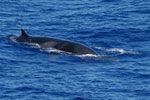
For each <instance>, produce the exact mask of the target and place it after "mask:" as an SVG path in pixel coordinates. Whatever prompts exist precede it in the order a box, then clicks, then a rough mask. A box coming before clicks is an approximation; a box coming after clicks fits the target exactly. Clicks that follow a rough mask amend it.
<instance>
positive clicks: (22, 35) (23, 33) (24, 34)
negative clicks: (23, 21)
mask: <svg viewBox="0 0 150 100" xmlns="http://www.w3.org/2000/svg"><path fill="white" fill-rule="evenodd" d="M21 33H22V34H21V37H24V38H28V37H29V36H28V34H27V33H26V32H25V31H24V29H21Z"/></svg>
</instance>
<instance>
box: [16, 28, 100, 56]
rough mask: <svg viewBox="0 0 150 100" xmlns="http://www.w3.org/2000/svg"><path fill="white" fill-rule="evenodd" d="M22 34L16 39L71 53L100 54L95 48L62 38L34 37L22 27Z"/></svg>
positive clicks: (20, 41)
mask: <svg viewBox="0 0 150 100" xmlns="http://www.w3.org/2000/svg"><path fill="white" fill-rule="evenodd" d="M21 32H22V34H21V35H20V36H18V37H16V41H17V42H19V43H29V44H30V43H31V44H32V43H35V44H38V45H39V46H40V48H54V49H57V50H61V51H65V52H68V53H71V54H76V55H84V54H92V55H98V54H97V53H96V52H95V51H94V50H92V49H91V48H88V47H86V46H84V45H82V44H79V43H75V42H71V41H66V40H60V39H55V38H48V37H32V36H29V35H28V34H27V33H26V32H25V31H24V30H23V29H21Z"/></svg>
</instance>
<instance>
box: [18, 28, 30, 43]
mask: <svg viewBox="0 0 150 100" xmlns="http://www.w3.org/2000/svg"><path fill="white" fill-rule="evenodd" d="M21 33H22V34H21V36H19V37H16V41H17V42H23V43H24V42H29V41H30V37H29V35H28V34H27V33H26V32H25V31H24V30H23V29H21Z"/></svg>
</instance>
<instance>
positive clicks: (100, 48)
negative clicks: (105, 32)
mask: <svg viewBox="0 0 150 100" xmlns="http://www.w3.org/2000/svg"><path fill="white" fill-rule="evenodd" d="M95 48H96V49H98V50H103V51H105V52H112V53H113V52H119V53H120V54H140V53H139V52H137V51H133V50H124V49H120V48H110V49H106V48H103V47H95Z"/></svg>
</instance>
